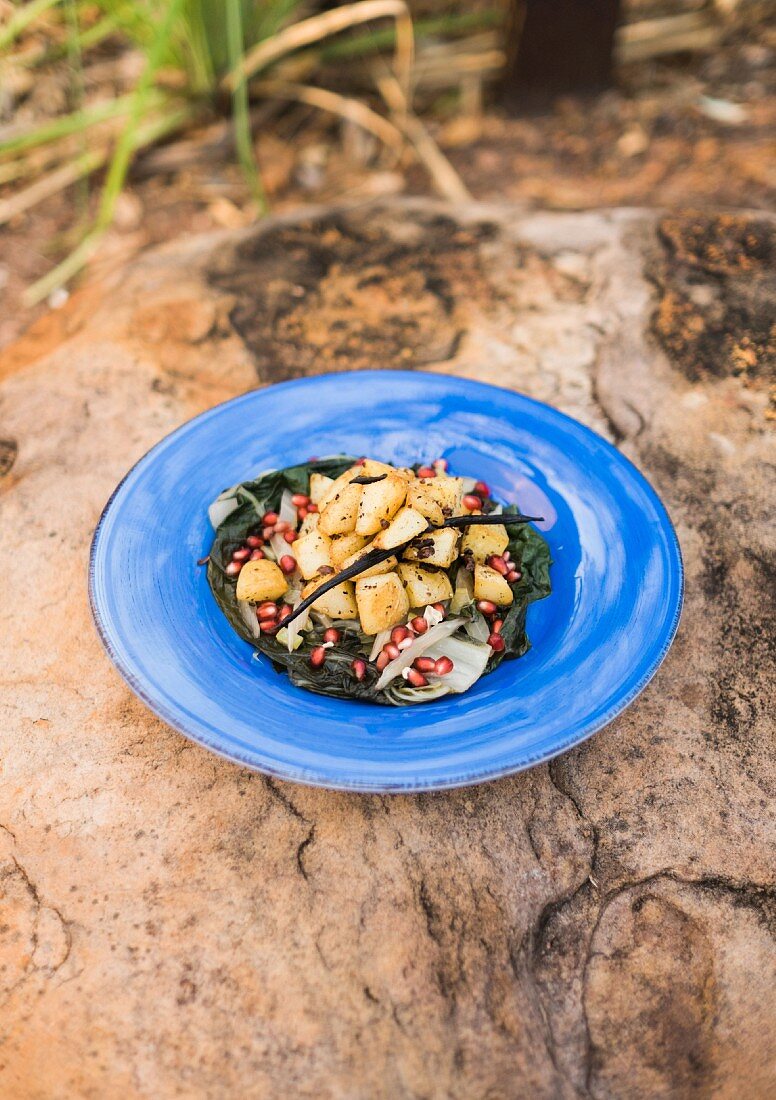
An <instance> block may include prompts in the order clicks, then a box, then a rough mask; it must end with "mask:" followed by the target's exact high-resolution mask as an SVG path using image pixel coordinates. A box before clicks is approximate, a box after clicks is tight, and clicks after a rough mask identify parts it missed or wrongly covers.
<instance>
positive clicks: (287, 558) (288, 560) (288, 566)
mask: <svg viewBox="0 0 776 1100" xmlns="http://www.w3.org/2000/svg"><path fill="white" fill-rule="evenodd" d="M278 565H279V566H280V568H281V569H282V570H283V572H284V573H285V574H286V576H288V574H289V573H293V571H294V570H295V569H296V558H292V557H291V555H290V554H284V555H283V557H282V558H281V559H280V561H279V562H278Z"/></svg>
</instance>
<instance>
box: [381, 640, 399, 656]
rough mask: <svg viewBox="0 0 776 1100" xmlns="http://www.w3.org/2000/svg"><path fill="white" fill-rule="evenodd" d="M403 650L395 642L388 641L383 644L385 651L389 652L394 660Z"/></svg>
mask: <svg viewBox="0 0 776 1100" xmlns="http://www.w3.org/2000/svg"><path fill="white" fill-rule="evenodd" d="M400 652H401V650H400V649H399V647H398V646H397V645H396V644H395V643H394V642H388V643H387V644H386V645H384V646H383V653H387V654H388V656H389V657H390V658H391V660H392V661H395V660H396V658H397V657H398V656H399V653H400Z"/></svg>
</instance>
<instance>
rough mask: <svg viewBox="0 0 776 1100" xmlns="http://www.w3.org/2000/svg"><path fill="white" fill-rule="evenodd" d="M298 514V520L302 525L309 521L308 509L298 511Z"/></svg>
mask: <svg viewBox="0 0 776 1100" xmlns="http://www.w3.org/2000/svg"><path fill="white" fill-rule="evenodd" d="M296 514H297V518H298V519H299V521H300V523H301V522H303V521H304V520H306V519H307V509H306V508H299V509H298V510H297V513H296Z"/></svg>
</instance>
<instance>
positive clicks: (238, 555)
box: [232, 547, 251, 561]
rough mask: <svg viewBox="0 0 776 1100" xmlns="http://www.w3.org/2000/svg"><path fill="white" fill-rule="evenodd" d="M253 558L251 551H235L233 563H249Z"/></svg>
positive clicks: (244, 549) (245, 549)
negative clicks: (251, 557) (250, 558)
mask: <svg viewBox="0 0 776 1100" xmlns="http://www.w3.org/2000/svg"><path fill="white" fill-rule="evenodd" d="M250 556H251V552H250V550H248V549H247V548H246V547H243V548H242V549H241V550H235V551H234V553H233V554H232V561H247V560H248V558H249V557H250Z"/></svg>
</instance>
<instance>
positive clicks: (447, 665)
mask: <svg viewBox="0 0 776 1100" xmlns="http://www.w3.org/2000/svg"><path fill="white" fill-rule="evenodd" d="M454 668H455V665H454V664H453V662H452V661H451V660H450V658H449V657H438V658H437V662H436V667H435V669H434V672H435V673H436V674H437V676H447V675H448V673H450V672H452V671H453V669H454Z"/></svg>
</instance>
